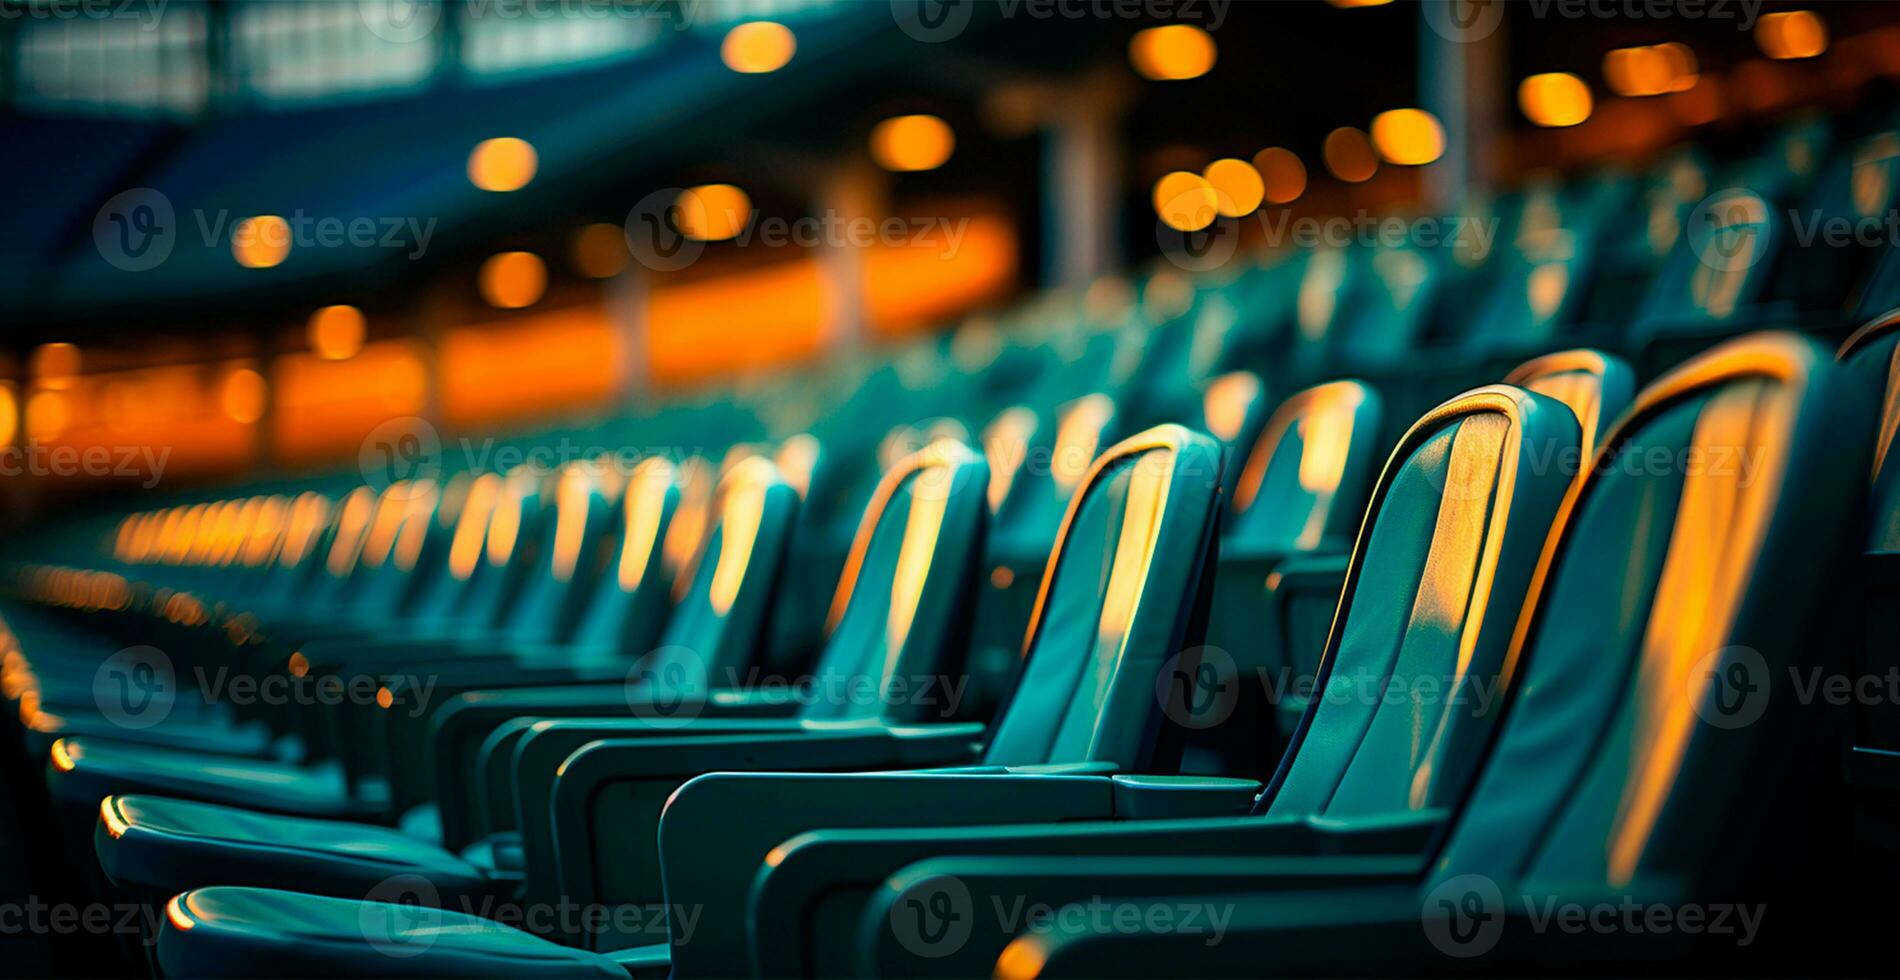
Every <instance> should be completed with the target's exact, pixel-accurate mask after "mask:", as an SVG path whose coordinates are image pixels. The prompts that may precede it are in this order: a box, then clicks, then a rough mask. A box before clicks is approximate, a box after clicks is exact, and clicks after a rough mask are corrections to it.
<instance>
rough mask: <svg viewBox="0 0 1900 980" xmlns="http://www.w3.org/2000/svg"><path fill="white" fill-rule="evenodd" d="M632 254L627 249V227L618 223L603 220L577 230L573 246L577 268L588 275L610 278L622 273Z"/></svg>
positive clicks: (590, 276) (572, 252) (573, 256)
mask: <svg viewBox="0 0 1900 980" xmlns="http://www.w3.org/2000/svg"><path fill="white" fill-rule="evenodd" d="M631 255H632V253H630V252H629V251H628V250H627V234H626V231H625V230H624V229H622V228H621V227H620V226H619V225H610V224H607V223H606V222H602V223H600V224H594V225H588V226H587V227H585V228H582V229H581V230H580V231H577V232H575V233H574V244H573V247H572V249H571V257H572V258H573V260H574V269H575V271H577V272H579V273H580V274H581V275H583V276H586V277H587V278H589V279H611V278H613V277H614V276H617V275H619V274H620V272H621V270H622V269H625V268H626V267H627V259H628V258H629V257H630V256H631Z"/></svg>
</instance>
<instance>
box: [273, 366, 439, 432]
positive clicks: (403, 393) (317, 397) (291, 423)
mask: <svg viewBox="0 0 1900 980" xmlns="http://www.w3.org/2000/svg"><path fill="white" fill-rule="evenodd" d="M428 384H429V374H428V369H427V368H426V367H425V366H424V361H423V348H422V346H421V344H420V343H418V342H416V341H412V340H380V341H375V342H373V343H369V344H366V345H364V347H363V349H362V350H361V351H359V352H358V353H357V354H356V356H354V357H351V358H350V359H348V360H344V361H326V360H323V359H322V358H320V357H318V356H317V355H315V354H311V353H299V354H287V355H285V356H283V357H280V358H278V359H277V360H276V361H274V362H272V365H271V388H272V390H273V392H274V398H273V401H272V406H271V440H272V445H271V448H272V451H273V452H275V453H276V454H277V455H278V456H279V457H280V458H284V459H288V460H300V461H316V460H318V459H324V458H335V457H336V456H338V455H340V454H342V455H349V456H354V455H355V454H356V453H357V451H358V450H359V449H361V447H362V442H363V439H364V437H365V436H367V435H369V433H370V432H371V431H372V430H373V429H375V428H376V426H378V425H380V424H382V423H383V422H385V421H388V420H389V419H391V418H395V417H399V416H404V415H416V414H418V413H420V412H421V411H422V410H423V401H424V397H425V396H426V394H427V392H428Z"/></svg>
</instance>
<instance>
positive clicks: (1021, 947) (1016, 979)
mask: <svg viewBox="0 0 1900 980" xmlns="http://www.w3.org/2000/svg"><path fill="white" fill-rule="evenodd" d="M1390 2H1391V0H1332V4H1333V6H1335V7H1376V6H1378V5H1379V4H1381V3H1390ZM1047 962H1049V953H1048V950H1047V948H1046V943H1045V942H1044V940H1043V937H1041V936H1037V935H1028V936H1018V937H1016V938H1015V939H1012V940H1010V943H1009V945H1008V946H1005V947H1003V952H1002V954H1001V955H999V956H997V957H996V980H1036V978H1037V977H1039V976H1042V967H1043V964H1045V963H1047Z"/></svg>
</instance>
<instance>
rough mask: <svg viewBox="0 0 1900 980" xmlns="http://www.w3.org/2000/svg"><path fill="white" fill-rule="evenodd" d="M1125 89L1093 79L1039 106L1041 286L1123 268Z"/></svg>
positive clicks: (1083, 282) (1079, 283)
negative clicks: (1041, 142)
mask: <svg viewBox="0 0 1900 980" xmlns="http://www.w3.org/2000/svg"><path fill="white" fill-rule="evenodd" d="M1126 102H1127V100H1126V98H1125V92H1124V91H1123V89H1122V87H1121V86H1120V85H1118V84H1116V83H1114V82H1113V81H1110V80H1106V79H1096V80H1091V81H1087V82H1084V83H1083V84H1081V85H1079V86H1077V87H1075V88H1073V89H1069V90H1066V91H1063V92H1061V93H1060V94H1059V95H1058V96H1057V97H1056V104H1051V105H1046V106H1044V107H1042V109H1043V114H1044V118H1045V120H1046V121H1047V122H1046V127H1045V129H1044V152H1043V169H1042V195H1041V197H1042V200H1043V202H1044V204H1043V215H1042V233H1043V267H1042V275H1043V281H1044V282H1045V283H1046V284H1048V285H1052V286H1071V287H1078V288H1079V287H1083V286H1087V285H1088V284H1089V283H1091V282H1093V281H1094V280H1095V279H1096V278H1097V277H1099V276H1101V275H1102V274H1103V273H1105V272H1108V271H1109V270H1111V269H1113V268H1115V267H1117V266H1119V265H1120V264H1121V232H1122V228H1121V184H1122V176H1123V173H1124V161H1123V156H1124V153H1123V148H1122V141H1121V133H1120V127H1121V117H1122V111H1123V107H1124V106H1125V105H1126Z"/></svg>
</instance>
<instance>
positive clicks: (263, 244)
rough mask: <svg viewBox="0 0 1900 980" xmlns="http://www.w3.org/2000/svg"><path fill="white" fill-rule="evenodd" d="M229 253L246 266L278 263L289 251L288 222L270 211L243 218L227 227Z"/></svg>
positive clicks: (274, 264) (264, 267) (268, 265)
mask: <svg viewBox="0 0 1900 980" xmlns="http://www.w3.org/2000/svg"><path fill="white" fill-rule="evenodd" d="M231 255H232V256H233V257H234V258H236V259H237V262H238V265H241V266H243V267H245V268H246V269H269V268H272V267H275V266H278V265H282V264H283V262H284V259H285V258H287V257H288V256H289V255H290V222H288V221H285V220H284V219H283V218H280V217H278V216H277V215H274V214H260V215H258V216H256V217H254V218H245V219H244V220H243V221H240V222H238V223H237V227H236V228H233V229H232V230H231Z"/></svg>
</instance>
